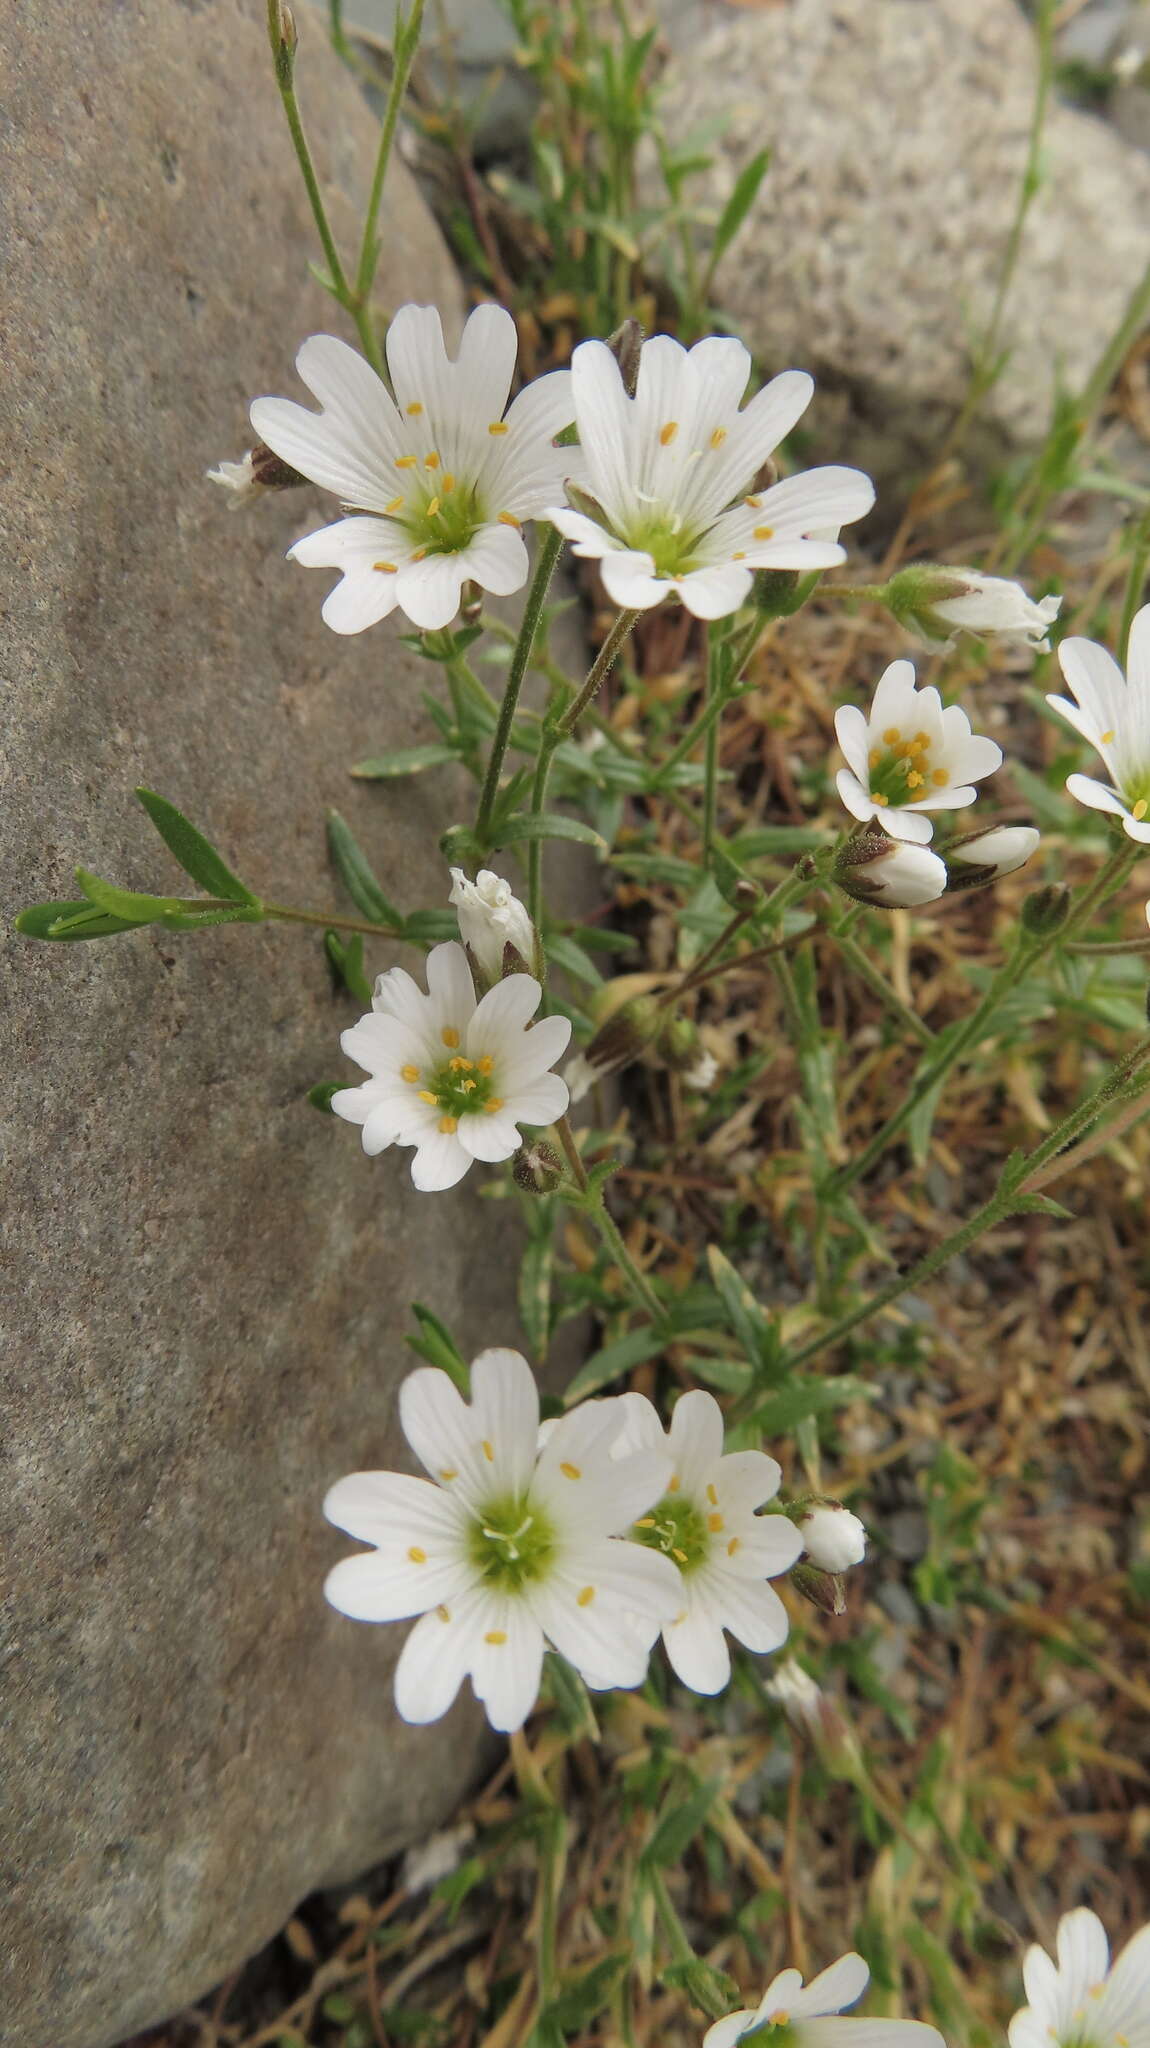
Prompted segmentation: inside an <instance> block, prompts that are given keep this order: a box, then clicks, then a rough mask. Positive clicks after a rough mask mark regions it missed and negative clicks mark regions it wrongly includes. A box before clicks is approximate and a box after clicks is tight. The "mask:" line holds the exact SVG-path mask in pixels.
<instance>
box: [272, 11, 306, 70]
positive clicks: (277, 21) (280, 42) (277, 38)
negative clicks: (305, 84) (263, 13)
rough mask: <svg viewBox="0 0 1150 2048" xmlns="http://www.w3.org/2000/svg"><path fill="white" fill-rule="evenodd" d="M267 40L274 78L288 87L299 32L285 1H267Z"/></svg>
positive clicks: (293, 16)
mask: <svg viewBox="0 0 1150 2048" xmlns="http://www.w3.org/2000/svg"><path fill="white" fill-rule="evenodd" d="M268 40H269V42H270V43H271V46H272V55H273V56H274V58H275V60H276V76H277V77H278V79H279V81H280V83H281V85H290V83H291V75H292V70H293V68H294V63H295V52H296V44H297V43H298V42H299V30H298V29H297V27H296V25H295V15H294V14H293V13H292V11H291V8H290V7H288V6H286V5H285V0H268Z"/></svg>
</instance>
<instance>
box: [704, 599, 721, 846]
mask: <svg viewBox="0 0 1150 2048" xmlns="http://www.w3.org/2000/svg"><path fill="white" fill-rule="evenodd" d="M726 700H727V691H726V690H724V688H723V665H722V641H721V639H720V637H719V628H718V627H717V626H711V627H710V628H709V630H708V634H707V708H708V709H710V706H711V705H712V704H714V705H715V716H714V718H713V719H712V721H711V723H710V725H709V726H708V727H707V744H706V748H705V750H704V753H703V864H704V866H706V864H707V863H708V862H709V860H710V858H711V848H712V846H713V845H714V840H715V818H716V815H717V811H718V803H719V725H720V721H721V719H722V715H723V707H724V704H725V703H726Z"/></svg>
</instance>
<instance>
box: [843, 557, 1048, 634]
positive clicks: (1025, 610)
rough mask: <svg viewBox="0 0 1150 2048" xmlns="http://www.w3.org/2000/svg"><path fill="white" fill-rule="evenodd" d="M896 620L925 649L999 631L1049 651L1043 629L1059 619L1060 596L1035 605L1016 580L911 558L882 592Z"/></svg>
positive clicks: (1043, 600)
mask: <svg viewBox="0 0 1150 2048" xmlns="http://www.w3.org/2000/svg"><path fill="white" fill-rule="evenodd" d="M883 596H884V599H885V602H886V603H887V605H888V606H889V607H890V610H891V611H892V612H893V613H894V615H895V618H896V619H898V621H899V623H900V624H901V625H903V626H905V627H906V629H907V631H908V632H911V633H913V634H914V635H915V637H916V638H917V639H919V640H921V641H922V642H923V644H924V645H925V646H927V647H931V648H935V649H936V650H941V649H942V648H945V647H949V646H951V645H952V644H953V642H954V641H955V640H956V639H957V637H958V634H959V633H960V632H961V631H963V630H964V629H965V631H966V632H968V633H981V634H987V633H999V634H1002V635H1004V636H1007V637H1013V638H1019V639H1023V640H1025V641H1026V642H1027V644H1028V645H1029V646H1031V647H1034V648H1038V649H1041V650H1042V651H1043V652H1044V653H1046V652H1049V649H1050V642H1049V640H1048V639H1047V630H1048V628H1049V627H1050V626H1051V625H1053V623H1054V621H1055V619H1056V618H1057V617H1058V613H1059V610H1060V608H1061V605H1062V599H1061V598H1060V597H1044V598H1040V599H1039V600H1038V602H1037V603H1035V601H1034V599H1033V598H1030V597H1028V596H1027V594H1026V592H1025V590H1024V589H1023V588H1022V585H1021V583H1012V582H1011V581H1010V580H1009V579H1008V578H1007V577H1004V576H983V575H981V574H980V573H979V571H978V570H977V569H960V568H948V567H944V566H943V565H942V564H941V563H936V562H913V563H912V564H911V565H910V567H909V568H907V569H900V570H899V572H898V574H897V576H892V577H891V579H890V582H889V583H888V584H887V585H886V588H885V590H884V592H883Z"/></svg>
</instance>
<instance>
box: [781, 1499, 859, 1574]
mask: <svg viewBox="0 0 1150 2048" xmlns="http://www.w3.org/2000/svg"><path fill="white" fill-rule="evenodd" d="M793 1519H794V1520H795V1522H796V1526H797V1528H798V1531H799V1534H800V1536H801V1537H802V1539H803V1548H804V1550H805V1551H806V1553H807V1556H808V1558H809V1559H810V1561H811V1563H812V1564H813V1565H816V1566H817V1567H818V1569H819V1570H820V1571H823V1572H845V1571H849V1570H850V1568H851V1566H852V1564H861V1563H862V1561H863V1558H864V1557H865V1556H866V1528H865V1526H864V1524H863V1523H862V1522H860V1521H859V1518H858V1516H857V1515H852V1513H851V1511H850V1509H849V1508H844V1506H843V1505H842V1502H841V1501H837V1500H813V1501H811V1502H810V1503H809V1505H808V1506H807V1507H805V1508H804V1510H803V1512H802V1514H801V1515H799V1516H797V1517H794V1518H793Z"/></svg>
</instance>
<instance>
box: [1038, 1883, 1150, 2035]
mask: <svg viewBox="0 0 1150 2048" xmlns="http://www.w3.org/2000/svg"><path fill="white" fill-rule="evenodd" d="M1022 1981H1023V1984H1024V1985H1025V1988H1026V1997H1027V2001H1028V2002H1027V2004H1026V2005H1025V2006H1024V2007H1023V2009H1022V2011H1021V2012H1016V2013H1015V2015H1014V2018H1013V2019H1012V2020H1011V2022H1010V2048H1150V1927H1143V1928H1140V1929H1139V1932H1138V1933H1137V1934H1136V1935H1134V1937H1133V1938H1132V1940H1130V1941H1128V1942H1127V1944H1126V1946H1125V1948H1124V1949H1123V1951H1122V1953H1121V1955H1120V1956H1119V1958H1118V1960H1117V1962H1116V1963H1115V1964H1114V1967H1113V1969H1111V1968H1110V1944H1109V1942H1108V1941H1107V1939H1106V1934H1105V1930H1104V1928H1103V1926H1102V1922H1101V1921H1100V1920H1099V1919H1098V1917H1097V1915H1096V1914H1094V1913H1091V1912H1088V1911H1087V1909H1086V1908H1085V1907H1079V1909H1078V1911H1077V1912H1074V1913H1064V1914H1063V1916H1062V1918H1061V1920H1060V1921H1059V1923H1058V1961H1057V1963H1055V1962H1054V1961H1052V1959H1051V1957H1050V1956H1048V1955H1047V1954H1046V1952H1045V1950H1044V1949H1041V1948H1037V1947H1035V1948H1029V1949H1027V1951H1026V1957H1025V1960H1024V1962H1023V1965H1022Z"/></svg>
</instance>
